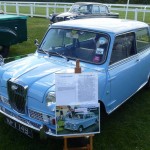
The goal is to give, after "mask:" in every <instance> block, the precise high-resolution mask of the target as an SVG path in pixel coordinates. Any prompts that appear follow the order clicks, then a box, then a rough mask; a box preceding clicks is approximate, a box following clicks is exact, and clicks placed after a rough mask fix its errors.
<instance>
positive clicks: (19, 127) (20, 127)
mask: <svg viewBox="0 0 150 150" xmlns="http://www.w3.org/2000/svg"><path fill="white" fill-rule="evenodd" d="M5 122H6V123H7V124H8V125H10V126H11V127H13V128H15V129H17V130H19V131H20V132H22V133H24V134H25V135H27V136H29V137H33V134H32V130H31V129H30V128H28V127H26V126H24V125H22V124H20V123H18V122H16V121H14V120H12V119H10V118H6V119H5Z"/></svg>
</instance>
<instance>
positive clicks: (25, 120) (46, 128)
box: [0, 103, 57, 136]
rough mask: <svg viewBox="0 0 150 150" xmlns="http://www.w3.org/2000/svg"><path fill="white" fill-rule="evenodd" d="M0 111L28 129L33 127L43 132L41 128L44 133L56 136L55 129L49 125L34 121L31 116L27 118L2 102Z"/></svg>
mask: <svg viewBox="0 0 150 150" xmlns="http://www.w3.org/2000/svg"><path fill="white" fill-rule="evenodd" d="M0 113H1V114H3V115H4V116H6V117H8V118H10V119H12V120H14V121H16V122H18V123H20V124H22V125H24V126H27V127H28V128H30V129H33V130H35V131H37V132H39V133H40V132H41V131H42V132H43V129H44V131H45V134H47V135H50V136H57V135H56V130H55V129H53V128H51V127H50V126H49V125H46V124H43V123H41V122H39V121H35V120H33V119H32V118H29V117H27V116H25V115H22V114H18V113H17V112H15V111H13V110H11V109H10V108H7V107H6V106H4V105H3V104H1V103H0Z"/></svg>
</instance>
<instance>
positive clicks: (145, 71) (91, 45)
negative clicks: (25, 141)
mask: <svg viewBox="0 0 150 150" xmlns="http://www.w3.org/2000/svg"><path fill="white" fill-rule="evenodd" d="M77 59H79V60H80V65H81V69H82V72H83V73H84V72H94V73H97V74H98V78H99V79H98V85H99V87H98V99H99V102H100V103H101V105H100V106H101V107H103V108H105V110H106V112H107V113H108V114H110V113H111V112H113V111H114V110H115V109H116V108H118V107H119V106H120V105H121V104H122V103H124V102H125V101H126V100H127V99H129V98H130V97H131V96H132V95H133V94H135V93H136V92H137V91H139V90H140V89H141V88H142V87H143V86H146V87H150V28H149V26H148V25H147V24H146V23H143V22H138V21H132V20H121V19H112V18H93V19H82V20H71V21H65V22H59V23H56V24H53V25H52V26H51V27H50V28H49V29H48V31H47V33H46V34H45V36H44V38H43V40H42V42H41V44H40V45H39V46H38V48H37V50H36V52H35V53H34V54H33V55H31V56H28V57H25V58H22V59H19V60H16V61H12V62H10V63H6V64H3V62H2V60H3V59H1V67H0V113H1V114H3V115H4V116H6V117H7V119H6V121H7V123H8V124H9V125H11V126H13V127H15V128H17V129H18V130H20V131H21V132H23V133H25V134H27V135H29V136H31V135H32V130H36V131H43V130H44V131H45V133H46V134H48V135H52V136H56V124H55V123H56V120H55V73H68V72H74V68H75V64H76V63H75V62H76V60H77ZM88 94H89V93H87V95H88ZM30 129H32V130H30Z"/></svg>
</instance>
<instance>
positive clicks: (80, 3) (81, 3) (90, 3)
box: [74, 2, 103, 5]
mask: <svg viewBox="0 0 150 150" xmlns="http://www.w3.org/2000/svg"><path fill="white" fill-rule="evenodd" d="M74 4H77V5H93V4H94V5H103V4H102V3H96V2H76V3H74Z"/></svg>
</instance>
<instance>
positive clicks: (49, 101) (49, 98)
mask: <svg viewBox="0 0 150 150" xmlns="http://www.w3.org/2000/svg"><path fill="white" fill-rule="evenodd" d="M55 104H56V96H55V92H52V91H50V92H48V93H47V95H46V106H47V108H48V109H50V111H55Z"/></svg>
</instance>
